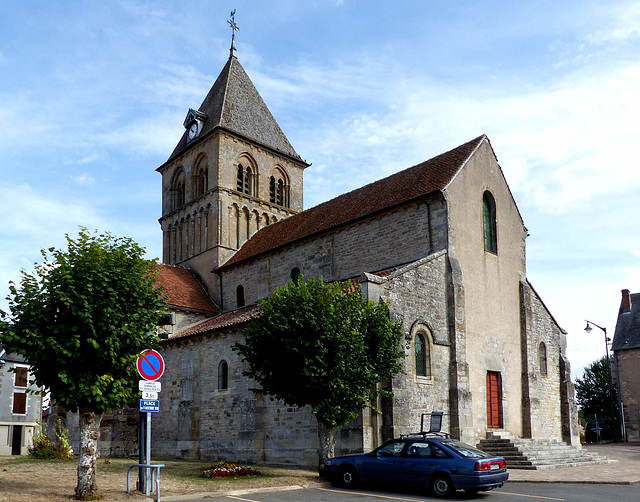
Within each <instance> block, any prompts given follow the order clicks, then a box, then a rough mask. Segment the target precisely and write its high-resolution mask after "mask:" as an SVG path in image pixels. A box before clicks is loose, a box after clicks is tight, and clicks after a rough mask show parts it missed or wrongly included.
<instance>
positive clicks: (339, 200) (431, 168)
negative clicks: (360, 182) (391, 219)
mask: <svg viewBox="0 0 640 502" xmlns="http://www.w3.org/2000/svg"><path fill="white" fill-rule="evenodd" d="M484 141H486V142H487V143H489V138H487V136H486V135H484V134H483V135H482V136H478V137H477V138H475V139H473V140H471V141H469V142H468V143H465V144H463V145H460V146H458V147H457V148H454V149H453V150H450V151H448V152H446V153H443V154H441V155H438V156H437V157H433V158H432V159H430V160H427V161H426V162H423V163H421V164H418V165H416V166H413V167H410V168H408V169H405V170H404V171H400V172H399V173H396V174H392V175H391V176H388V177H386V178H383V179H381V180H378V181H375V182H373V183H370V184H369V185H365V186H364V187H362V188H358V189H357V190H353V191H352V192H348V193H346V194H343V195H340V196H338V197H336V198H335V199H332V200H329V201H327V202H324V203H322V204H319V205H317V206H315V207H312V208H311V209H307V210H305V211H302V212H301V213H298V214H296V215H294V216H290V217H288V218H285V219H283V220H280V221H279V222H277V223H273V224H271V225H268V226H266V227H264V228H262V229H261V230H260V231H258V232H257V233H256V234H255V235H254V236H253V237H251V239H249V240H248V241H247V242H246V243H245V244H244V245H243V246H242V247H241V248H240V250H239V251H238V252H237V253H236V254H234V255H233V256H232V257H231V258H230V259H229V260H228V261H227V262H226V263H225V264H224V265H222V267H220V268H221V269H222V268H226V267H228V266H230V265H233V264H236V263H239V262H241V261H244V260H248V259H250V258H253V257H255V256H258V255H261V254H263V253H267V252H269V251H272V250H274V249H277V248H280V247H283V246H286V245H289V244H293V243H294V242H298V241H301V240H303V239H307V238H309V237H312V236H314V235H318V234H320V233H323V232H326V231H328V230H331V229H334V228H337V227H339V226H342V225H345V224H348V223H352V222H355V221H357V220H359V219H361V218H365V217H369V216H372V215H374V214H376V213H379V212H382V211H387V210H389V209H391V208H393V207H396V206H400V205H403V204H406V203H408V202H411V201H413V200H416V199H419V198H420V197H424V196H425V195H427V194H429V193H431V192H434V191H436V190H444V189H445V188H446V187H447V186H448V185H449V183H450V182H451V181H452V180H453V178H454V177H455V175H456V174H457V173H458V172H459V171H460V169H462V167H463V166H464V165H465V164H466V162H467V160H468V159H469V158H470V157H471V155H472V154H473V153H474V152H475V150H476V149H477V148H478V147H479V146H480V144H481V143H482V142H484Z"/></svg>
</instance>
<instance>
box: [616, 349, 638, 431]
mask: <svg viewBox="0 0 640 502" xmlns="http://www.w3.org/2000/svg"><path fill="white" fill-rule="evenodd" d="M613 358H614V361H616V362H617V372H616V377H617V378H618V386H619V387H618V388H619V389H620V399H621V401H622V404H623V406H624V422H625V427H626V430H627V438H628V440H629V441H640V371H638V361H639V360H640V349H631V350H617V351H616V352H614V354H613ZM614 369H615V366H614Z"/></svg>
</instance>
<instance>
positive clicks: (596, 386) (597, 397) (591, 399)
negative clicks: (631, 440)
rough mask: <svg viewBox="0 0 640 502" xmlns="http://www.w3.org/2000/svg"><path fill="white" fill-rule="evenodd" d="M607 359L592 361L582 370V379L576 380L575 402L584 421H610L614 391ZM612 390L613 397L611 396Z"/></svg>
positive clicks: (614, 399)
mask: <svg viewBox="0 0 640 502" xmlns="http://www.w3.org/2000/svg"><path fill="white" fill-rule="evenodd" d="M607 362H608V361H607V358H606V356H603V357H602V358H600V359H598V360H596V361H593V362H592V363H591V364H590V365H589V366H587V367H586V368H585V369H584V374H583V376H582V378H576V401H577V403H578V406H580V409H581V410H582V412H583V414H584V417H585V419H587V420H594V418H595V416H596V415H597V417H598V420H611V419H613V418H614V417H612V416H611V402H612V401H611V400H612V399H613V402H614V403H615V402H616V396H615V390H613V389H612V387H613V386H612V385H610V380H609V377H610V373H609V368H608V366H607ZM611 390H613V393H614V394H613V396H612V395H611Z"/></svg>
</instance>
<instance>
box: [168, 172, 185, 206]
mask: <svg viewBox="0 0 640 502" xmlns="http://www.w3.org/2000/svg"><path fill="white" fill-rule="evenodd" d="M170 195H171V210H172V211H173V210H175V209H178V208H179V207H182V206H184V204H185V202H186V186H185V174H184V170H183V169H182V167H179V168H178V169H176V171H175V173H174V174H173V179H172V181H171V189H170Z"/></svg>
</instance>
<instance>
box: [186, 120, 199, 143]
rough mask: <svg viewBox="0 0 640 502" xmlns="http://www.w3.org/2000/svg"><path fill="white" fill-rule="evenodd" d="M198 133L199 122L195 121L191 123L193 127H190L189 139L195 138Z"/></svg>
mask: <svg viewBox="0 0 640 502" xmlns="http://www.w3.org/2000/svg"><path fill="white" fill-rule="evenodd" d="M197 134H198V123H197V122H194V123H193V124H191V127H189V134H188V137H189V139H193V138H195V137H196V135H197Z"/></svg>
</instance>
